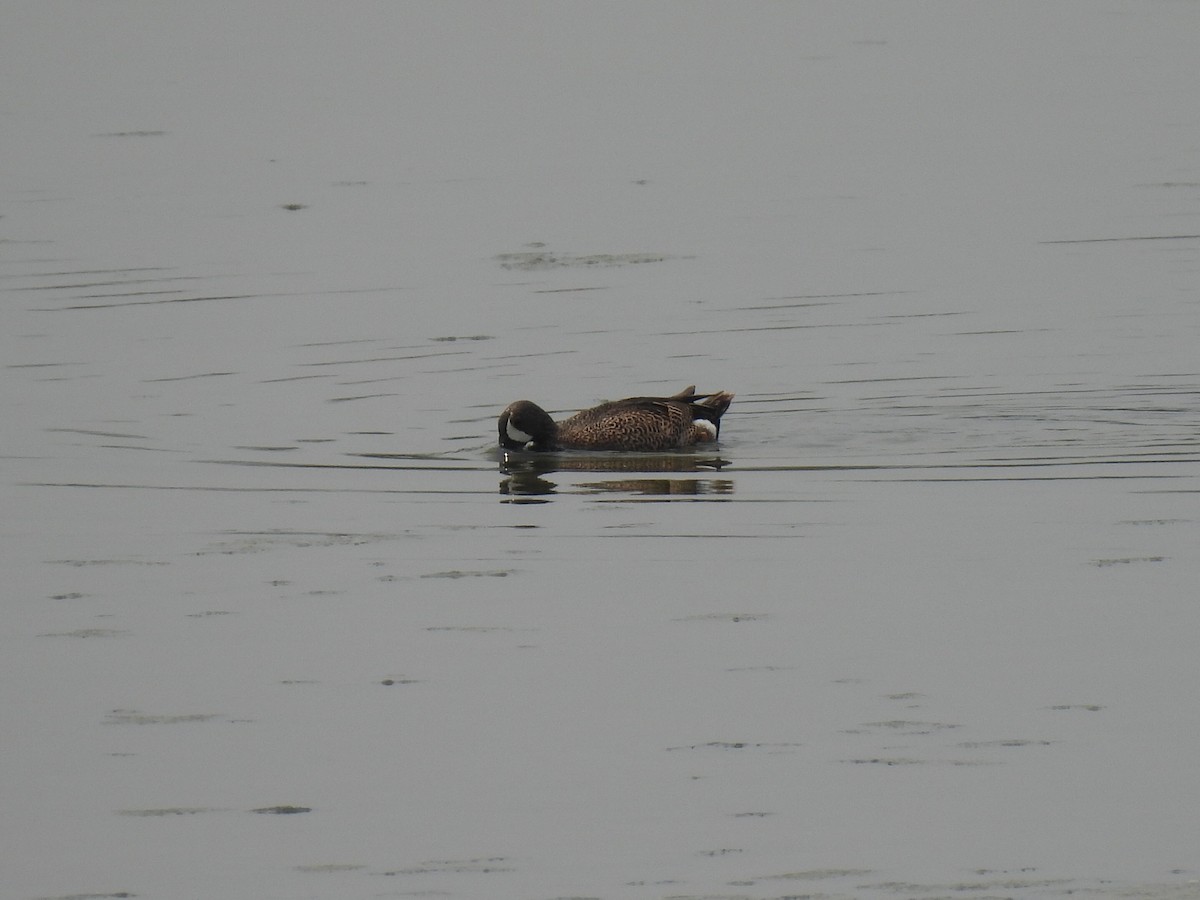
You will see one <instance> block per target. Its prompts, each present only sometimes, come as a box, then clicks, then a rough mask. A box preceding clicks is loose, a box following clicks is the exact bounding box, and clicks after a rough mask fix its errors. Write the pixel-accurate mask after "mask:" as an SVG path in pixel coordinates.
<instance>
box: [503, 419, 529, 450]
mask: <svg viewBox="0 0 1200 900" xmlns="http://www.w3.org/2000/svg"><path fill="white" fill-rule="evenodd" d="M504 430H505V431H507V432H508V439H509V440H510V441H516V442H517V443H518V444H528V443H529V442H530V441H532V440H533V435H532V434H526V433H525V432H523V431H522V430H521V429H520V428H518V427H517V426H515V425H514V424H513V423H512V419H509V420H508V421H507V422H505V423H504Z"/></svg>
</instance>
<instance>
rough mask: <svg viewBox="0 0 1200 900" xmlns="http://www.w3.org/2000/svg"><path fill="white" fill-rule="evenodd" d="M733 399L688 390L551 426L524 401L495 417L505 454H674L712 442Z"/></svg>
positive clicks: (595, 410)
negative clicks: (561, 452)
mask: <svg viewBox="0 0 1200 900" xmlns="http://www.w3.org/2000/svg"><path fill="white" fill-rule="evenodd" d="M732 400H733V394H731V393H729V392H727V391H718V392H717V393H714V394H697V393H696V388H695V385H689V386H688V387H686V388H684V389H683V390H682V391H680V392H679V393H678V394H675V395H674V396H672V397H628V398H626V399H624V400H614V401H611V402H609V403H601V404H600V405H599V406H594V407H592V408H591V409H585V410H583V411H582V412H578V413H576V414H575V415H573V416H571V417H570V418H569V419H564V420H563V421H562V422H558V423H555V422H554V420H553V419H551V418H550V416H549V414H548V413H546V411H545V410H543V409H542V408H541V407H539V406H538V405H537V404H535V403H531V402H530V401H528V400H518V401H517V402H516V403H512V404H510V405H509V406H508V408H507V409H505V410H504V412H502V413H501V414H500V420H499V423H498V431H499V437H500V445H501V446H502V447H504V448H505V449H508V450H517V449H530V450H632V451H652V450H676V449H680V448H683V447H690V446H692V445H693V444H697V443H706V442H709V441H713V440H715V439H716V437H717V435H718V434H719V433H720V428H721V416H722V415H724V413H725V410H726V409H728V408H729V404H730V402H731V401H732Z"/></svg>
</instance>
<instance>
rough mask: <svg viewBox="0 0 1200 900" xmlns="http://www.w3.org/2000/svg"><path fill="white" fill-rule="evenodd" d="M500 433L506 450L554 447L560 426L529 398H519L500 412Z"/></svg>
mask: <svg viewBox="0 0 1200 900" xmlns="http://www.w3.org/2000/svg"><path fill="white" fill-rule="evenodd" d="M497 430H498V432H499V434H500V446H501V447H503V448H504V449H505V450H524V449H525V448H526V447H529V448H530V449H532V450H552V449H554V441H555V437H556V436H557V434H558V426H557V425H555V424H554V420H553V419H552V418H550V414H549V413H548V412H546V411H545V410H544V409H542V408H541V407H540V406H538V405H537V404H536V403H531V402H530V401H528V400H518V401H517V402H516V403H510V404H509V405H508V406H507V407H506V408H505V410H504V412H502V413H500V421H499V422H498V423H497Z"/></svg>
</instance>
